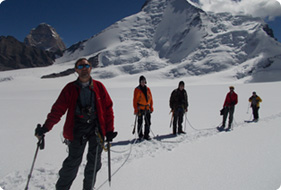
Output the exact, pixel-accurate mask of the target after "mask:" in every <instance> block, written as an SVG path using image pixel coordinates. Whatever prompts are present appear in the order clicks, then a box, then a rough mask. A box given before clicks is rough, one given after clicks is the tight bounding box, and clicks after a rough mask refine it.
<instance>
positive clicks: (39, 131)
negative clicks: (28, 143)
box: [35, 124, 48, 150]
mask: <svg viewBox="0 0 281 190" xmlns="http://www.w3.org/2000/svg"><path fill="white" fill-rule="evenodd" d="M46 132H48V129H47V128H45V126H44V125H43V127H41V125H40V124H37V127H36V129H35V136H37V137H38V139H39V141H38V143H37V146H39V147H40V149H41V150H43V149H44V148H45V139H44V137H45V135H44V134H45V133H46Z"/></svg>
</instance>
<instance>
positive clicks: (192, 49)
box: [56, 0, 281, 81]
mask: <svg viewBox="0 0 281 190" xmlns="http://www.w3.org/2000/svg"><path fill="white" fill-rule="evenodd" d="M265 28H268V27H267V26H266V23H264V21H263V20H262V19H260V18H254V17H251V16H248V15H240V16H234V15H232V14H230V13H219V14H215V13H211V12H208V13H207V12H204V11H203V10H201V9H199V8H197V7H195V6H193V5H192V4H191V3H189V2H188V1H186V0H148V1H146V3H145V4H144V6H143V7H142V10H141V11H140V12H139V13H137V14H135V15H132V16H129V17H126V18H124V19H122V20H120V21H118V22H116V23H115V24H113V25H112V26H110V27H108V28H107V29H105V30H104V31H102V32H101V33H99V34H98V35H95V36H93V37H92V38H91V39H89V40H86V41H84V42H80V44H77V45H74V46H73V47H72V48H71V51H70V50H69V51H66V53H65V54H64V56H63V57H62V58H60V59H57V60H56V62H57V63H63V62H69V61H73V60H76V59H78V58H79V57H87V58H91V57H93V56H95V55H97V54H99V62H100V63H99V65H100V66H101V67H102V68H100V69H96V70H95V76H96V77H98V78H109V77H115V76H118V75H121V74H139V73H142V72H147V71H150V73H151V74H152V75H153V72H151V71H160V73H161V76H159V77H160V78H161V77H163V78H167V77H168V78H175V77H183V76H194V75H205V74H209V73H213V72H221V71H226V70H230V69H232V70H233V72H231V76H230V77H234V78H238V79H240V78H244V77H247V76H252V77H253V78H252V80H253V81H267V80H272V79H271V75H272V72H273V73H274V75H278V74H279V73H280V70H281V53H280V52H281V44H280V43H279V42H277V41H276V40H275V39H274V38H272V35H271V36H270V35H268V34H269V33H268V31H270V30H264V29H265ZM109 66H110V67H111V68H113V69H108V67H109ZM158 73H159V72H158ZM260 76H262V77H260ZM274 78H275V79H274V80H276V77H274ZM279 78H280V80H281V77H279ZM278 80H279V79H278Z"/></svg>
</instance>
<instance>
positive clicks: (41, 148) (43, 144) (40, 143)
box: [37, 135, 45, 150]
mask: <svg viewBox="0 0 281 190" xmlns="http://www.w3.org/2000/svg"><path fill="white" fill-rule="evenodd" d="M37 146H39V148H40V150H43V149H44V148H45V135H43V136H42V137H41V138H40V139H39V141H38V143H37Z"/></svg>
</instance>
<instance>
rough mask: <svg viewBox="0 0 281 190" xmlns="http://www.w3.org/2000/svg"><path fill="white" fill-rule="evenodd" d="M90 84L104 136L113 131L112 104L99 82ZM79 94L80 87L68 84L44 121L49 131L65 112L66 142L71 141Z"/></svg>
mask: <svg viewBox="0 0 281 190" xmlns="http://www.w3.org/2000/svg"><path fill="white" fill-rule="evenodd" d="M92 84H93V88H91V89H92V90H93V91H94V92H95V103H96V110H97V115H98V120H99V124H100V127H101V130H102V133H103V136H105V134H106V133H107V132H109V131H114V126H113V122H114V115H113V108H112V106H113V102H112V100H111V98H110V96H109V94H108V92H107V90H106V88H105V87H104V85H103V84H102V83H101V82H99V81H96V80H92ZM79 93H80V87H79V86H78V85H77V84H75V81H73V82H70V83H68V84H67V85H66V86H65V87H64V88H63V90H62V91H61V93H60V95H59V97H58V99H57V100H56V102H55V103H54V105H53V106H52V109H51V112H50V113H49V114H48V116H47V119H46V121H45V127H46V128H47V129H48V130H49V131H50V130H51V129H52V128H53V126H54V125H55V124H57V123H58V122H59V121H60V119H61V117H62V116H63V115H64V114H65V112H66V111H67V115H66V120H65V123H64V128H63V136H64V138H66V139H68V140H73V129H74V114H75V108H76V102H77V99H78V97H79Z"/></svg>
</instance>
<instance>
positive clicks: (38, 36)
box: [24, 23, 66, 55]
mask: <svg viewBox="0 0 281 190" xmlns="http://www.w3.org/2000/svg"><path fill="white" fill-rule="evenodd" d="M24 43H25V44H26V45H29V46H34V47H37V48H40V49H42V50H47V51H50V52H53V53H58V54H60V55H62V52H63V51H64V50H65V49H66V47H65V44H64V43H63V41H62V39H61V38H60V36H59V35H58V33H57V32H56V30H55V29H54V28H53V27H52V26H50V25H48V24H45V23H42V24H40V25H39V26H37V28H35V29H32V30H31V31H30V34H28V35H27V36H26V38H25V39H24Z"/></svg>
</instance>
